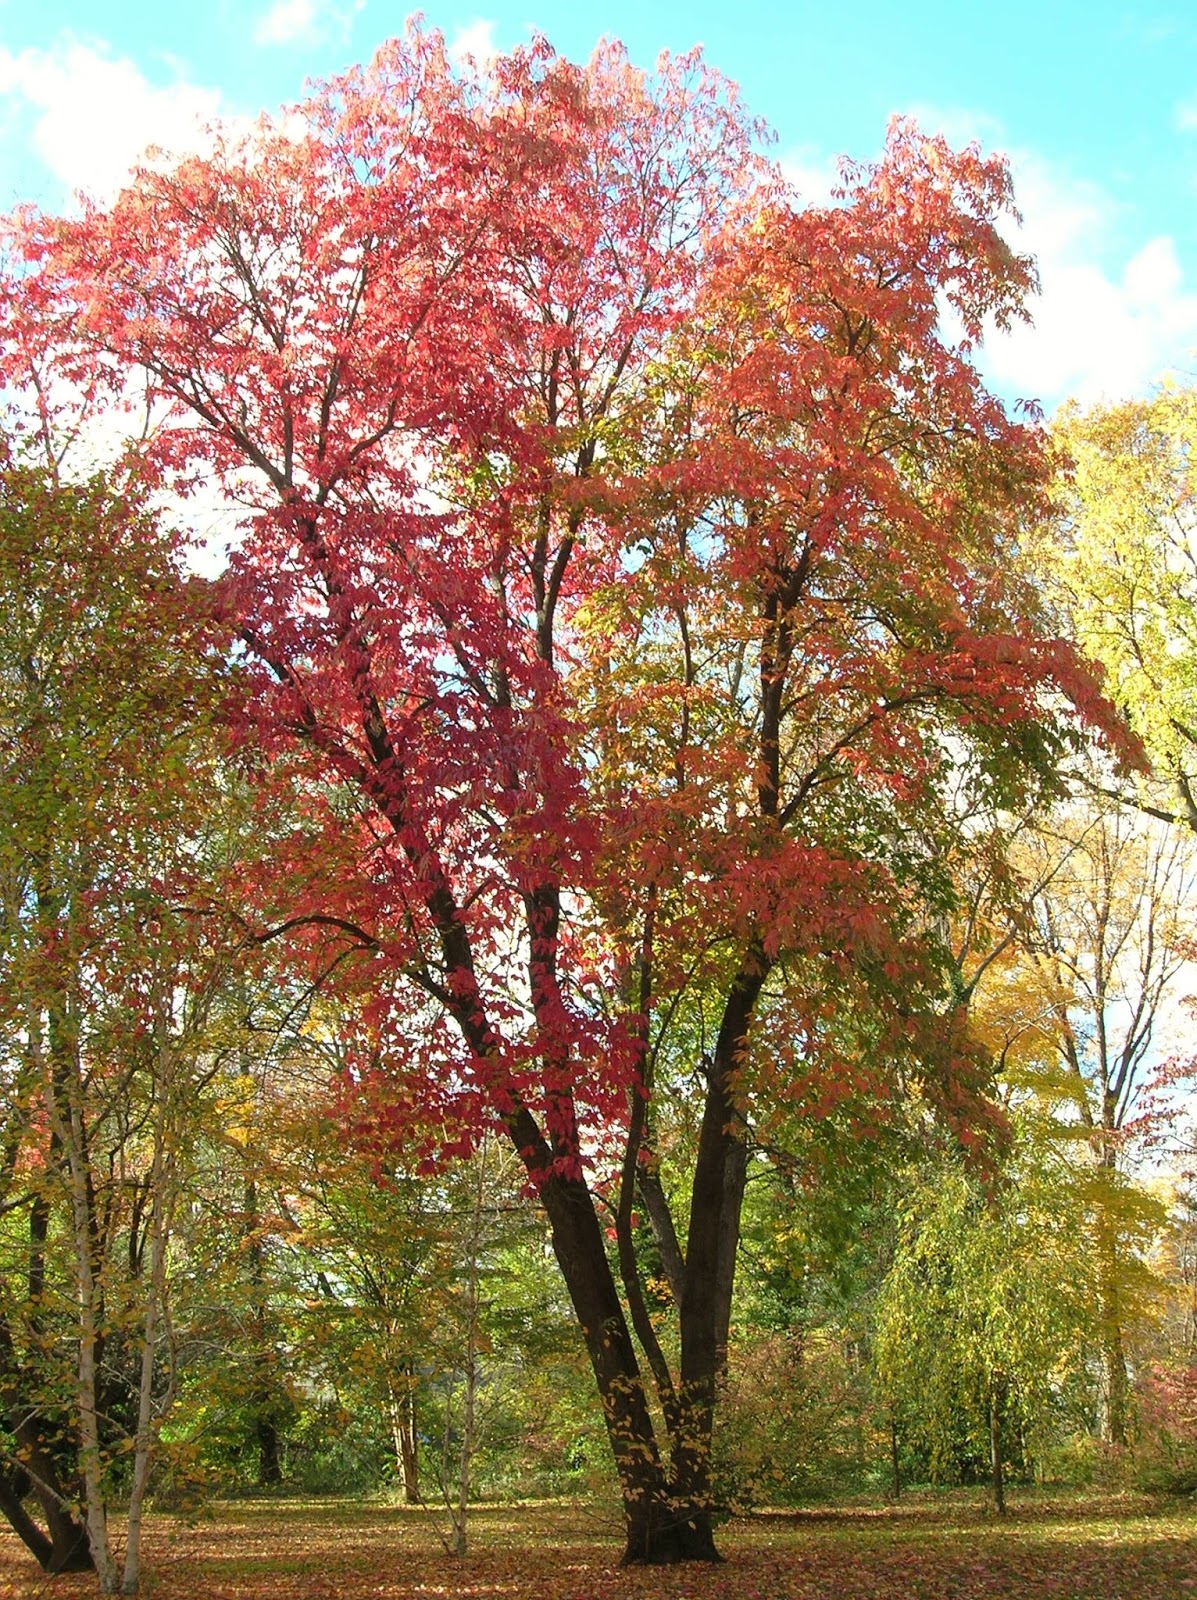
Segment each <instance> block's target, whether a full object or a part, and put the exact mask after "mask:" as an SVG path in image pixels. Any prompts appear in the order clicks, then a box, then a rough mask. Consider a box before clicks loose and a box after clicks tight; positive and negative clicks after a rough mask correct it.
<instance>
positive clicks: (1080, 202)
mask: <svg viewBox="0 0 1197 1600" xmlns="http://www.w3.org/2000/svg"><path fill="white" fill-rule="evenodd" d="M1011 165H1012V168H1013V172H1014V184H1015V193H1016V195H1017V197H1018V202H1019V206H1020V208H1021V210H1022V212H1023V218H1024V220H1023V225H1022V227H1021V228H1020V229H1018V230H1016V231H1015V232H1012V234H1011V243H1013V244H1015V245H1016V246H1017V248H1019V249H1020V250H1024V251H1029V252H1030V253H1031V254H1032V255H1034V256H1035V257H1036V259H1037V261H1038V265H1039V277H1040V293H1039V295H1038V296H1036V297H1035V299H1034V300H1033V301H1032V302H1031V306H1030V310H1031V315H1032V317H1033V322H1032V324H1031V325H1030V326H1029V327H1028V326H1022V327H1017V328H1015V329H1013V330H1012V331H1011V332H1010V333H1008V334H995V335H994V336H993V337H992V338H991V339H990V340H989V341H988V344H987V347H986V350H985V352H984V356H983V364H984V366H985V368H986V370H987V371H988V373H989V375H990V377H991V379H992V380H993V381H994V382H995V383H996V384H997V385H998V386H999V387H1000V388H1001V389H1002V390H1003V391H1004V392H1006V393H1014V394H1017V395H1019V396H1020V397H1026V398H1034V399H1039V400H1042V401H1043V402H1044V404H1045V405H1047V406H1048V407H1049V408H1051V407H1054V406H1055V405H1056V404H1058V403H1059V402H1060V401H1061V400H1063V399H1066V398H1068V397H1069V396H1072V397H1075V398H1076V399H1078V400H1080V401H1081V402H1082V403H1084V404H1091V403H1092V402H1094V401H1097V400H1101V399H1107V400H1116V399H1122V398H1125V397H1128V396H1130V395H1132V394H1135V393H1142V392H1143V391H1144V390H1146V389H1147V388H1149V387H1150V386H1151V385H1152V384H1153V383H1155V382H1157V381H1158V380H1159V379H1160V378H1161V377H1163V376H1164V374H1165V373H1166V372H1167V371H1169V370H1173V369H1175V368H1176V367H1178V366H1183V365H1185V364H1186V363H1187V362H1188V360H1189V358H1190V355H1191V353H1192V351H1193V349H1194V347H1195V346H1197V287H1195V286H1192V285H1189V286H1186V283H1185V276H1184V272H1183V270H1182V267H1181V263H1180V260H1179V258H1178V256H1177V252H1176V245H1175V243H1174V241H1173V240H1172V238H1171V237H1169V236H1168V235H1166V234H1160V235H1157V236H1156V237H1154V238H1150V239H1145V240H1143V241H1142V242H1138V241H1136V243H1135V245H1134V246H1133V247H1132V253H1131V254H1130V255H1129V256H1127V255H1126V253H1125V246H1124V247H1123V249H1122V252H1121V254H1120V255H1119V252H1118V249H1117V235H1118V232H1119V229H1120V226H1121V225H1122V224H1123V223H1124V218H1123V217H1122V215H1121V214H1120V208H1119V206H1118V204H1117V202H1116V201H1115V200H1114V199H1113V197H1112V196H1111V195H1109V194H1108V193H1106V192H1105V191H1104V190H1102V189H1101V188H1100V187H1098V186H1097V185H1094V184H1083V183H1078V182H1077V181H1076V180H1074V179H1070V178H1069V177H1068V176H1067V175H1065V174H1064V173H1062V172H1059V171H1057V170H1055V169H1054V168H1052V167H1051V166H1050V165H1049V164H1048V163H1047V162H1045V161H1043V160H1042V159H1040V158H1039V157H1037V156H1034V155H1030V154H1027V153H1023V154H1017V155H1015V156H1014V157H1013V158H1012V162H1011ZM1111 259H1113V260H1114V262H1115V263H1116V264H1115V265H1113V266H1111V265H1109V263H1110V261H1111Z"/></svg>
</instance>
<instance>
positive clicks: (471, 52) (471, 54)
mask: <svg viewBox="0 0 1197 1600" xmlns="http://www.w3.org/2000/svg"><path fill="white" fill-rule="evenodd" d="M498 54H499V47H498V45H497V44H496V43H495V24H494V23H493V22H490V21H487V20H486V19H485V18H482V17H479V18H477V19H476V20H475V21H473V22H471V23H469V24H467V26H466V27H464V28H458V29H457V31H456V33H455V34H454V35H453V37H452V39H450V41H449V56H450V59H451V60H453V61H455V62H457V64H458V66H461V65H463V64H464V63H465V62H466V61H472V62H473V63H474V65H475V66H476V67H477V68H478V69H479V70H480V71H481V72H485V71H486V69H487V68H488V67H489V66H490V64H491V62H492V61H493V60H494V59H495V57H496V56H497V55H498Z"/></svg>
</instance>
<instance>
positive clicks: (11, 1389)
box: [0, 462, 221, 1593]
mask: <svg viewBox="0 0 1197 1600" xmlns="http://www.w3.org/2000/svg"><path fill="white" fill-rule="evenodd" d="M0 594H2V595H3V601H4V612H5V618H6V625H5V630H4V636H3V641H2V642H0V808H2V811H3V815H4V817H5V826H4V832H3V835H2V836H0V882H2V884H3V902H2V921H0V1028H2V1032H0V1072H2V1073H3V1078H4V1082H5V1088H6V1101H7V1116H6V1123H5V1127H4V1155H3V1165H2V1169H0V1170H2V1177H3V1188H4V1192H5V1199H4V1211H5V1213H6V1221H5V1241H4V1242H5V1246H6V1251H10V1252H11V1253H12V1254H11V1255H10V1261H12V1262H13V1263H14V1265H15V1266H16V1272H15V1274H14V1277H13V1279H12V1280H11V1288H10V1292H8V1293H6V1294H5V1296H4V1297H3V1301H2V1303H0V1392H2V1394H3V1407H2V1408H3V1419H2V1425H3V1428H4V1431H5V1454H6V1459H5V1461H4V1465H3V1475H4V1483H3V1493H2V1495H0V1506H2V1507H3V1509H4V1511H5V1513H6V1515H7V1516H8V1517H9V1519H10V1521H11V1522H12V1524H13V1526H14V1528H15V1529H16V1530H17V1532H18V1533H19V1534H20V1535H21V1537H22V1538H23V1539H24V1540H25V1542H26V1543H27V1544H28V1545H29V1547H30V1549H31V1550H32V1551H33V1553H34V1554H35V1555H36V1556H37V1558H38V1560H39V1561H40V1562H41V1563H42V1564H43V1566H45V1567H47V1568H48V1569H49V1570H52V1571H53V1570H61V1569H64V1568H70V1567H76V1566H80V1565H84V1564H86V1563H87V1560H88V1559H90V1561H91V1563H93V1564H94V1565H95V1568H96V1571H97V1574H98V1576H99V1578H100V1582H101V1586H102V1588H103V1589H104V1590H105V1592H113V1591H114V1590H115V1589H116V1588H117V1586H118V1581H122V1580H120V1579H119V1576H118V1572H117V1569H116V1565H115V1560H114V1557H113V1553H112V1550H111V1547H110V1544H109V1540H108V1530H107V1501H108V1498H109V1492H110V1490H111V1488H112V1471H113V1467H114V1463H115V1462H116V1461H117V1459H118V1458H124V1459H125V1460H126V1461H127V1465H128V1480H127V1484H126V1487H127V1490H128V1495H127V1506H128V1515H129V1531H128V1537H127V1540H126V1549H125V1565H124V1574H123V1585H124V1588H125V1591H126V1592H128V1593H132V1592H134V1591H135V1590H136V1587H137V1583H138V1572H139V1534H140V1525H141V1509H142V1504H143V1501H144V1497H145V1493H146V1488H147V1484H148V1474H149V1467H150V1461H151V1456H152V1454H153V1450H154V1447H155V1442H156V1436H157V1428H158V1423H159V1421H160V1418H161V1415H162V1413H163V1412H164V1410H165V1409H166V1407H167V1405H168V1404H169V1385H168V1384H167V1385H166V1386H165V1387H164V1385H163V1382H162V1376H163V1370H164V1364H163V1361H162V1348H163V1343H164V1333H165V1327H166V1318H167V1304H166V1295H167V1277H166V1273H167V1245H168V1240H169V1234H170V1229H171V1221H172V1213H173V1208H174V1204H175V1198H176V1182H175V1179H176V1174H177V1167H178V1162H179V1160H180V1158H181V1155H182V1151H183V1148H184V1147H185V1142H186V1140H185V1126H186V1119H187V1115H188V1111H189V1109H190V1106H191V1103H192V1095H191V1087H192V1084H193V1080H194V1078H195V1075H196V1074H197V1072H200V1071H202V1057H203V1050H202V1038H203V1034H204V1028H205V1019H206V1013H207V1007H208V1003H209V1001H210V998H211V994H212V991H213V986H214V984H215V983H216V982H217V980H218V974H219V972H220V968H221V952H220V941H219V940H218V939H214V938H213V937H212V929H213V928H214V927H216V926H218V919H215V918H208V919H205V918H204V917H203V916H202V911H203V909H204V908H203V905H202V902H201V900H200V898H199V896H198V893H197V891H198V890H199V887H200V884H199V877H200V875H199V873H198V872H197V862H198V860H199V859H200V858H201V856H202V850H201V844H202V840H201V821H202V817H201V808H200V806H199V804H198V796H199V793H200V786H201V785H202V784H203V783H204V779H205V776H206V774H205V763H206V761H208V760H209V759H210V757H211V753H212V750H213V748H214V747H213V745H212V741H211V738H210V737H208V738H207V740H206V741H205V736H204V734H205V723H206V721H207V719H208V718H209V716H210V713H211V710H212V702H213V689H214V685H215V682H216V676H218V675H214V674H213V672H212V670H211V669H212V667H213V665H215V661H214V659H213V658H211V657H209V656H208V651H207V645H208V642H209V638H210V633H209V629H210V622H211V619H210V616H209V614H208V610H207V606H206V603H205V602H206V597H205V596H203V595H202V593H201V592H200V591H198V590H195V589H188V587H187V586H186V584H185V583H184V581H183V580H182V578H181V576H180V574H179V572H178V570H177V567H176V566H175V564H174V560H173V552H172V545H171V540H170V539H169V537H168V536H166V535H165V534H164V533H163V532H162V531H161V529H160V528H159V527H158V526H157V525H156V524H155V522H154V521H153V519H151V518H150V517H148V516H147V515H146V514H145V512H144V510H143V509H142V508H141V507H140V506H139V504H138V502H137V499H136V497H135V496H134V495H132V494H125V495H122V494H120V493H119V492H118V491H116V490H115V489H114V488H112V487H111V486H110V485H108V484H106V483H104V482H102V481H100V480H96V481H93V482H90V483H86V484H79V485H69V484H66V483H62V482H58V481H55V480H54V478H53V477H52V476H50V475H49V474H48V473H47V472H46V471H45V470H34V469H30V468H28V467H21V466H17V465H15V464H13V463H12V462H8V463H6V465H5V467H4V470H3V471H2V472H0ZM206 657H207V659H206ZM208 732H209V734H210V727H209V729H208ZM64 1349H66V1350H70V1351H71V1352H72V1353H73V1370H70V1371H68V1370H67V1369H65V1368H64V1367H63V1366H62V1364H61V1361H60V1359H59V1355H58V1352H59V1351H61V1350H64ZM10 1452H11V1453H10ZM26 1490H32V1492H33V1494H34V1495H35V1496H36V1498H37V1500H38V1501H39V1503H40V1505H41V1508H42V1511H43V1513H44V1516H45V1521H46V1528H45V1530H44V1531H43V1530H42V1529H40V1528H39V1527H38V1526H37V1525H36V1524H35V1523H34V1522H33V1521H32V1519H31V1518H30V1517H29V1515H28V1514H27V1512H26V1511H25V1509H24V1507H23V1505H22V1503H21V1502H22V1499H23V1498H24V1494H25V1491H26ZM79 1502H81V1503H82V1506H83V1509H84V1512H85V1516H86V1531H85V1532H84V1530H82V1529H81V1528H80V1527H79V1526H78V1524H77V1522H76V1509H75V1508H76V1506H77V1504H78V1503H79Z"/></svg>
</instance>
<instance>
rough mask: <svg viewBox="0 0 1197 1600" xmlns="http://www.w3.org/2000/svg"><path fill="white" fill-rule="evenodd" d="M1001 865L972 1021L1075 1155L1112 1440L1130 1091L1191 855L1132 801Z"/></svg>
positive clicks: (1076, 820)
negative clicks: (1004, 876) (1013, 904)
mask: <svg viewBox="0 0 1197 1600" xmlns="http://www.w3.org/2000/svg"><path fill="white" fill-rule="evenodd" d="M1007 870H1008V871H1009V872H1011V873H1013V874H1014V876H1015V879H1016V880H1018V879H1020V880H1021V881H1022V883H1023V885H1024V893H1023V899H1022V904H1021V907H1018V908H1017V909H1015V910H1014V911H1013V912H1008V913H1007V920H1006V922H1005V924H1004V925H1003V923H1002V920H1001V918H1000V917H997V916H993V917H990V918H988V920H987V919H986V918H984V917H981V916H977V917H975V918H974V921H973V923H972V924H971V927H970V930H969V931H970V933H971V934H972V935H973V936H974V938H975V939H976V942H975V943H974V945H973V947H972V948H971V949H969V950H968V951H967V952H963V953H962V957H961V960H962V968H963V970H964V971H965V972H967V973H969V974H970V977H969V980H968V983H967V985H966V986H967V987H968V988H969V991H970V995H971V998H972V1000H973V1025H974V1027H975V1028H976V1029H977V1030H978V1031H979V1032H980V1033H981V1035H982V1038H983V1040H984V1042H985V1044H986V1045H987V1047H988V1048H989V1049H990V1050H991V1051H992V1053H993V1054H994V1056H995V1057H996V1058H998V1059H999V1060H1001V1062H1002V1064H1003V1067H1004V1071H1005V1081H1006V1084H1007V1092H1008V1095H1009V1097H1010V1098H1012V1099H1014V1100H1017V1099H1018V1098H1019V1097H1020V1096H1021V1097H1022V1098H1024V1099H1025V1098H1026V1096H1027V1095H1028V1093H1029V1094H1033V1096H1034V1097H1035V1099H1036V1100H1037V1101H1038V1102H1039V1104H1040V1106H1041V1107H1042V1108H1043V1110H1044V1111H1046V1112H1047V1114H1048V1115H1049V1116H1050V1118H1051V1120H1052V1122H1053V1124H1054V1128H1055V1138H1056V1141H1057V1142H1062V1143H1063V1144H1065V1145H1067V1144H1072V1145H1073V1146H1074V1147H1075V1148H1076V1149H1077V1150H1079V1151H1080V1152H1081V1153H1082V1157H1083V1166H1082V1175H1083V1178H1084V1181H1083V1183H1082V1185H1081V1187H1080V1193H1081V1195H1082V1198H1083V1200H1084V1203H1085V1205H1086V1207H1087V1211H1088V1216H1089V1222H1090V1231H1091V1240H1092V1247H1093V1262H1094V1282H1095V1290H1096V1304H1095V1307H1094V1313H1095V1315H1094V1327H1095V1333H1096V1339H1097V1346H1098V1356H1099V1369H1100V1427H1101V1434H1102V1437H1103V1439H1105V1440H1106V1441H1107V1442H1109V1443H1115V1444H1120V1443H1124V1442H1125V1441H1126V1438H1127V1432H1128V1422H1129V1417H1128V1397H1129V1382H1128V1372H1127V1349H1126V1345H1127V1331H1128V1328H1129V1327H1130V1326H1131V1325H1133V1323H1134V1322H1135V1321H1136V1320H1137V1319H1138V1317H1139V1316H1140V1314H1141V1312H1142V1309H1143V1291H1144V1289H1145V1287H1146V1282H1147V1275H1146V1273H1145V1270H1144V1269H1143V1267H1142V1260H1141V1258H1142V1246H1143V1244H1144V1242H1145V1238H1146V1236H1147V1235H1148V1234H1149V1233H1150V1232H1151V1231H1152V1229H1153V1228H1154V1227H1155V1225H1156V1223H1157V1222H1158V1217H1157V1216H1156V1212H1157V1210H1158V1207H1156V1206H1155V1204H1154V1203H1153V1202H1152V1201H1151V1200H1150V1198H1149V1197H1148V1196H1147V1195H1146V1193H1145V1192H1144V1191H1143V1190H1142V1189H1141V1188H1140V1187H1139V1186H1138V1185H1137V1184H1135V1183H1134V1182H1133V1180H1132V1176H1131V1175H1130V1173H1129V1172H1128V1165H1129V1162H1128V1157H1133V1155H1134V1153H1135V1149H1136V1144H1137V1141H1138V1140H1139V1139H1140V1138H1141V1137H1142V1136H1143V1135H1144V1134H1146V1133H1147V1132H1149V1131H1150V1130H1149V1126H1148V1124H1149V1122H1150V1118H1151V1115H1152V1110H1151V1106H1150V1103H1149V1101H1148V1099H1147V1098H1146V1097H1145V1090H1146V1089H1147V1088H1148V1086H1149V1084H1150V1082H1151V1079H1152V1077H1153V1072H1154V1068H1155V1066H1156V1064H1157V1063H1158V1061H1159V1060H1160V1057H1161V1055H1162V1052H1163V1049H1164V1047H1165V1039H1164V1035H1165V1033H1166V1031H1167V1027H1168V1024H1169V1022H1170V1020H1172V1019H1173V1018H1175V1016H1176V1015H1177V1014H1178V1008H1179V1002H1180V1000H1181V998H1182V995H1181V987H1182V981H1183V971H1184V967H1185V964H1186V962H1187V960H1188V958H1189V955H1190V953H1191V950H1192V933H1191V919H1190V918H1189V917H1188V916H1187V914H1186V906H1187V904H1188V903H1189V901H1190V899H1191V895H1192V887H1193V881H1194V864H1193V858H1192V848H1191V844H1190V841H1189V838H1188V835H1187V834H1185V833H1182V832H1180V831H1178V830H1175V829H1167V828H1165V827H1163V826H1161V825H1159V824H1156V823H1149V822H1148V821H1147V819H1145V818H1144V817H1143V816H1142V813H1141V812H1140V811H1137V810H1135V809H1133V808H1128V807H1124V806H1120V805H1117V804H1116V803H1114V802H1112V801H1108V802H1106V803H1104V804H1102V805H1085V806H1080V805H1073V806H1069V807H1067V808H1062V809H1061V810H1060V811H1059V812H1058V813H1057V814H1056V815H1055V816H1054V817H1052V818H1051V819H1048V820H1046V821H1044V822H1043V823H1042V824H1040V825H1039V826H1038V827H1035V828H1031V827H1027V828H1026V829H1024V830H1022V831H1021V834H1020V836H1019V837H1018V838H1017V839H1016V840H1015V841H1014V842H1013V844H1012V845H1011V848H1010V852H1009V856H1008V862H1007ZM1007 891H1008V892H1009V885H1008V886H1007ZM978 930H980V936H979V937H977V935H978Z"/></svg>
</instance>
